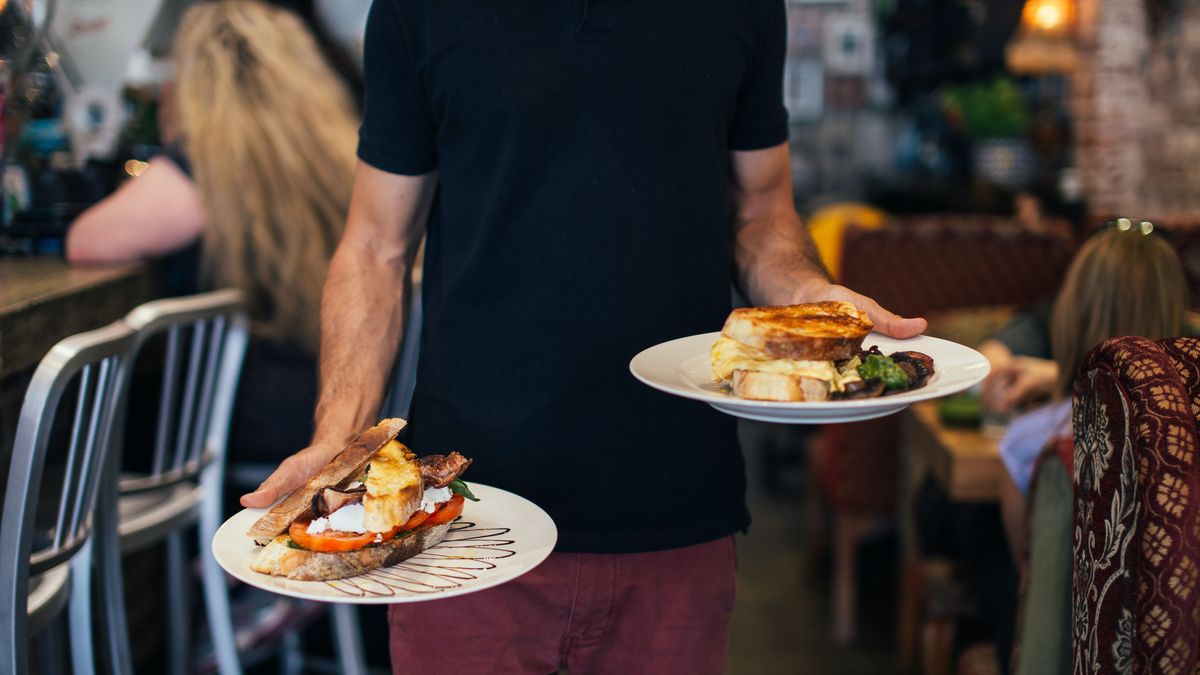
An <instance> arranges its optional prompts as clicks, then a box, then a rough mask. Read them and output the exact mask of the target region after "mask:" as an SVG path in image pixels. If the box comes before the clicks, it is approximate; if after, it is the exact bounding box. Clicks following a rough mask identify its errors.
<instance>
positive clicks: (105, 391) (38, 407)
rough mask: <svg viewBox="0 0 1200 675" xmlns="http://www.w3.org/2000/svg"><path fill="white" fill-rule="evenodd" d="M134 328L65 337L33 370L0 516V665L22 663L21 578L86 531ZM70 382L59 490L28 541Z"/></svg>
mask: <svg viewBox="0 0 1200 675" xmlns="http://www.w3.org/2000/svg"><path fill="white" fill-rule="evenodd" d="M134 343H135V333H134V331H133V329H131V328H129V327H128V326H126V325H125V324H123V323H121V322H116V323H113V324H111V325H109V326H106V327H104V328H100V329H97V330H94V331H89V332H86V333H80V334H78V335H73V336H71V337H68V338H65V339H64V340H62V341H61V342H59V343H58V344H57V345H55V346H54V347H53V348H52V349H51V350H50V352H49V353H47V354H46V356H45V357H44V358H43V359H42V361H41V363H40V364H39V365H38V367H37V370H36V371H35V372H34V375H33V379H32V380H31V381H30V384H29V388H28V390H27V391H26V394H25V401H24V403H23V405H22V407H21V416H20V420H19V421H18V423H17V434H16V440H15V443H14V446H13V457H12V462H11V464H10V466H9V471H8V483H7V487H6V488H5V493H4V513H3V517H2V518H0V643H2V644H5V645H6V648H5V649H3V650H0V652H3V656H2V657H0V658H2V659H3V660H2V661H0V672H12V673H25V672H29V670H28V651H27V650H28V643H29V639H28V638H29V636H28V625H27V623H26V618H27V617H26V604H27V602H28V595H29V578H30V576H31V575H33V574H38V573H41V572H44V571H46V570H48V569H50V568H52V567H55V566H57V565H60V564H62V563H64V562H66V561H67V560H69V559H70V558H71V557H72V556H73V555H75V554H76V553H77V552H78V551H79V549H80V548H81V547H83V545H84V544H85V543H86V542H87V540H88V537H89V536H91V534H92V529H93V524H94V521H95V517H94V516H95V507H96V501H97V497H98V494H99V492H100V490H101V489H102V482H103V479H104V470H105V467H106V466H107V464H106V462H107V458H108V455H109V448H110V446H111V444H112V440H113V439H112V437H113V426H114V425H113V422H114V419H115V416H116V414H117V412H118V409H119V407H120V406H121V405H122V402H123V399H124V396H125V393H126V385H127V378H128V364H129V359H130V357H131V354H132V353H133V349H134ZM74 382H78V386H77V389H76V400H75V404H74V406H72V407H73V411H72V412H73V418H72V422H71V425H70V432H69V437H68V439H67V441H66V443H67V447H66V457H65V464H64V477H63V482H62V491H61V494H60V495H59V496H58V497H57V498H56V499H55V500H54V502H55V507H56V508H55V511H56V512H55V514H54V517H53V518H52V519H51V520H49V521H46V522H47V523H48V524H50V529H49V531H45V532H41V533H39V534H41V535H43V536H41V537H39V542H38V545H37V546H36V547H35V545H34V529H35V518H34V517H35V515H36V513H37V510H38V504H39V497H40V490H41V483H42V478H43V473H44V471H43V470H44V468H45V464H46V457H47V454H48V451H49V447H50V440H51V432H52V431H53V429H54V428H55V420H56V419H58V416H59V413H60V412H66V411H65V410H63V411H60V407H63V406H61V405H60V404H62V403H63V396H64V393H65V392H67V391H68V389H69V388H70V386H71V385H72V383H74Z"/></svg>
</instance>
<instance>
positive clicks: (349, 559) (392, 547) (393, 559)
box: [250, 523, 451, 581]
mask: <svg viewBox="0 0 1200 675" xmlns="http://www.w3.org/2000/svg"><path fill="white" fill-rule="evenodd" d="M450 525H451V524H450V523H442V524H440V525H433V526H431V527H422V528H419V529H417V530H415V531H414V532H412V533H411V534H408V535H407V536H403V537H396V538H395V539H392V540H390V541H386V542H384V543H382V544H379V545H378V546H372V547H369V548H360V549H358V550H357V551H345V552H342V553H319V552H317V551H308V550H305V549H299V548H292V547H291V546H288V537H287V535H280V536H278V537H276V538H275V539H273V540H272V541H271V542H270V543H268V544H267V545H266V547H265V548H264V549H263V550H262V551H259V553H258V557H257V558H255V559H254V562H253V563H251V565H250V569H252V570H254V571H255V572H261V573H263V574H273V575H275V576H281V577H287V578H289V579H296V580H297V581H328V580H330V579H344V578H346V577H352V576H356V575H359V574H362V573H363V572H368V571H370V570H373V569H378V568H380V567H388V566H390V565H395V564H396V563H398V562H400V561H402V560H407V559H408V558H411V557H413V556H414V555H416V554H418V553H420V552H421V551H424V550H425V549H427V548H430V547H431V546H436V545H437V543H438V542H440V541H441V540H442V539H443V538H444V537H445V536H446V532H447V531H448V530H449V529H450Z"/></svg>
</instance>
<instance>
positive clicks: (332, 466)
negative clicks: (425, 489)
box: [246, 418, 408, 546]
mask: <svg viewBox="0 0 1200 675" xmlns="http://www.w3.org/2000/svg"><path fill="white" fill-rule="evenodd" d="M406 424H408V423H407V422H405V421H404V420H402V419H399V418H391V419H386V420H383V421H382V422H380V423H379V424H376V425H375V426H373V427H371V428H370V429H367V430H366V431H364V432H362V433H361V434H359V435H358V436H357V437H356V438H355V439H354V440H352V441H350V444H349V445H347V446H346V448H345V449H344V450H342V451H341V452H340V453H338V455H337V456H336V457H334V458H333V460H332V461H331V462H329V463H328V464H326V465H325V467H324V468H323V469H321V470H320V471H318V472H317V473H316V474H314V475H313V477H312V478H310V479H308V482H307V483H305V484H304V485H301V486H300V487H298V488H296V489H295V490H294V491H292V494H290V495H288V496H287V497H285V498H284V500H283V501H281V502H279V503H278V504H276V505H275V506H274V507H273V508H272V509H271V510H270V511H268V512H267V513H266V514H265V515H264V516H263V517H262V518H259V519H258V521H256V522H255V523H254V525H252V526H250V529H249V530H248V531H247V532H246V534H248V535H249V536H250V537H252V538H253V539H254V541H255V543H257V544H258V545H259V546H266V545H267V543H268V542H270V541H271V540H272V539H274V538H275V537H276V536H277V535H279V534H281V533H283V532H286V531H287V529H288V527H290V526H291V524H292V523H293V522H295V521H296V520H297V519H299V518H301V517H303V516H312V515H314V514H313V513H312V507H313V498H314V497H316V496H317V494H318V493H319V492H320V491H321V490H324V489H325V488H327V487H343V486H344V485H345V484H346V483H349V482H350V481H352V480H354V479H355V478H357V477H358V475H359V474H360V473H361V472H362V470H363V467H364V466H366V465H367V462H369V461H371V458H372V457H373V456H375V453H377V452H379V450H380V448H382V447H383V446H385V445H387V444H388V442H389V441H391V440H392V439H393V438H395V437H396V434H398V433H400V430H401V429H403V428H404V425H406Z"/></svg>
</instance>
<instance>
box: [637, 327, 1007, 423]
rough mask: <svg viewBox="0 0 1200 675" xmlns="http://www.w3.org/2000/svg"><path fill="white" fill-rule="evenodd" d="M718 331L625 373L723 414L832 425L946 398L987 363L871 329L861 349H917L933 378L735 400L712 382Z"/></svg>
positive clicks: (647, 357)
mask: <svg viewBox="0 0 1200 675" xmlns="http://www.w3.org/2000/svg"><path fill="white" fill-rule="evenodd" d="M719 335H720V333H719V332H717V333H704V334H702V335H693V336H691V337H685V338H679V339H678V340H671V341H670V342H664V343H662V344H659V345H655V346H653V347H651V348H649V349H647V350H645V351H643V352H641V353H640V354H638V355H637V356H635V357H633V360H632V361H630V362H629V371H630V372H631V373H633V376H634V377H636V378H637V379H639V380H641V381H642V382H644V383H646V384H647V385H649V386H651V387H654V388H655V389H658V390H659V391H665V392H667V393H668V394H674V395H676V396H682V397H684V398H690V399H695V400H697V401H703V402H705V403H707V404H709V405H711V406H712V407H714V408H716V409H717V410H720V411H721V412H724V413H728V414H730V415H735V416H737V417H745V418H746V419H752V420H759V421H761V422H781V423H785V424H833V423H837V422H856V421H859V420H869V419H873V418H875V417H883V416H885V415H891V414H892V413H896V412H899V411H901V410H903V409H905V408H907V407H908V406H909V405H911V404H913V403H916V402H917V401H925V400H928V399H933V398H941V397H943V396H949V395H950V394H954V393H956V392H960V391H962V390H964V389H966V388H968V387H970V386H971V385H973V384H975V383H977V382H980V381H982V380H983V378H984V377H986V376H987V374H988V370H989V369H990V366H989V365H988V362H987V359H985V358H983V355H982V354H980V353H979V352H977V351H975V350H974V349H971V348H970V347H964V346H963V345H960V344H958V343H955V342H950V341H949V340H942V339H940V338H935V337H928V336H924V335H922V336H919V337H915V338H909V339H907V340H897V339H894V338H889V337H887V336H884V335H880V334H879V333H871V334H870V335H868V336H867V338H866V340H864V341H863V349H868V348H870V347H872V346H878V347H879V349H880V350H881V351H882V352H883V353H884V354H891V353H892V352H898V351H916V352H922V353H924V354H928V355H929V356H931V357H932V358H933V369H934V374H933V377H931V378H929V382H927V383H926V384H925V386H924V387H921V388H920V389H914V390H913V391H909V392H905V393H903V394H894V395H892V396H882V397H879V398H868V399H858V400H852V401H800V402H795V403H792V402H787V403H784V402H778V401H751V400H748V399H743V398H738V397H736V396H734V395H733V394H731V393H730V392H729V390H728V389H727V388H725V387H723V386H721V385H719V384H716V383H714V382H713V381H712V368H711V367H710V365H709V356H708V351H709V348H710V347H712V345H713V343H714V342H716V341H717V337H718V336H719Z"/></svg>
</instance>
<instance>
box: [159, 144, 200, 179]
mask: <svg viewBox="0 0 1200 675" xmlns="http://www.w3.org/2000/svg"><path fill="white" fill-rule="evenodd" d="M158 156H159V157H165V158H167V159H169V160H171V161H172V162H173V163H174V164H175V166H176V167H178V168H179V171H180V172H182V173H183V175H185V176H187V177H188V178H194V176H192V163H191V162H189V161H188V158H187V155H186V154H184V152H183V147H182V146H181V145H180V144H179V143H169V144H167V145H166V146H165V147H163V149H162V152H160V153H159V155H158Z"/></svg>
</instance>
